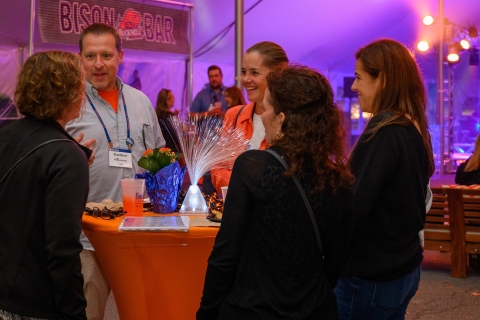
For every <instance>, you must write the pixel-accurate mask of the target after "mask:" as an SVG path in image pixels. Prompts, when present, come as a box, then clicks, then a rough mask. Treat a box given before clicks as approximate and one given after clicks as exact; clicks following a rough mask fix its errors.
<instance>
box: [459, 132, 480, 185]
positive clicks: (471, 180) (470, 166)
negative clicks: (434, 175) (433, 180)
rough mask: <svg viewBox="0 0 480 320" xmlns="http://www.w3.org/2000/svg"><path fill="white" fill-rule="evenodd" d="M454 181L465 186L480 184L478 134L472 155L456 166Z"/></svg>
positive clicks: (479, 137) (479, 138)
mask: <svg viewBox="0 0 480 320" xmlns="http://www.w3.org/2000/svg"><path fill="white" fill-rule="evenodd" d="M455 183H456V184H463V185H467V186H469V185H472V184H480V134H479V135H478V136H477V139H476V140H475V151H474V152H473V154H472V156H471V157H470V158H468V159H467V161H465V162H464V163H462V164H461V165H460V166H459V167H458V169H457V173H456V174H455Z"/></svg>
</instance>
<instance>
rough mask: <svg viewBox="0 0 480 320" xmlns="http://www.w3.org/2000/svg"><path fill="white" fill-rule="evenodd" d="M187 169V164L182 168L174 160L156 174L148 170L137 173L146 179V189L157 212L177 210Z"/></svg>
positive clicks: (136, 175)
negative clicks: (179, 194)
mask: <svg viewBox="0 0 480 320" xmlns="http://www.w3.org/2000/svg"><path fill="white" fill-rule="evenodd" d="M186 169H187V167H186V166H184V167H183V168H180V165H179V164H178V162H174V163H171V164H169V165H168V166H166V167H165V168H163V169H160V170H159V171H158V172H157V173H155V174H154V175H153V174H151V173H150V171H148V170H147V171H146V172H143V173H137V174H135V178H140V179H145V189H146V190H147V194H148V196H149V197H150V203H151V204H152V207H153V211H154V212H155V213H173V212H175V210H176V208H177V204H178V193H179V191H180V189H181V187H182V183H183V178H184V176H185V171H186Z"/></svg>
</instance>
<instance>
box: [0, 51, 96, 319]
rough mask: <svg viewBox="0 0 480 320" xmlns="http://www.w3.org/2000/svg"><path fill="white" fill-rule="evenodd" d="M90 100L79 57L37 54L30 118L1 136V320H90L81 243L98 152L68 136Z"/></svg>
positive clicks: (21, 96) (26, 96) (28, 79)
mask: <svg viewBox="0 0 480 320" xmlns="http://www.w3.org/2000/svg"><path fill="white" fill-rule="evenodd" d="M84 97H85V82H84V73H83V68H82V66H81V63H80V60H79V58H78V56H77V55H74V54H72V53H69V52H62V51H48V52H41V53H36V54H34V55H32V56H31V57H30V58H28V60H27V61H26V62H25V65H24V66H23V68H22V70H21V72H20V75H19V78H18V83H17V88H16V91H15V101H16V105H17V107H18V109H19V111H20V112H21V113H22V114H23V115H24V116H25V118H23V119H20V120H17V121H15V122H13V123H11V124H9V125H7V126H5V127H4V128H2V129H1V130H0V204H1V205H0V217H1V219H2V223H0V266H1V267H0V268H1V271H0V318H1V319H4V317H5V318H6V319H17V318H21V319H30V318H41V319H79V320H83V319H86V315H85V307H86V305H87V303H86V301H85V298H84V295H83V276H82V274H81V272H80V271H81V264H80V257H79V254H80V252H81V251H82V245H81V244H80V241H79V238H80V232H81V230H82V214H83V212H84V210H85V203H86V201H87V195H88V164H87V161H88V159H89V158H90V156H91V151H90V150H89V149H88V148H86V147H83V146H81V145H79V144H78V143H77V142H76V141H75V139H73V138H72V137H71V136H70V135H68V134H67V132H66V131H65V125H66V124H67V122H69V121H71V120H73V119H75V118H77V117H78V116H79V115H80V113H81V110H82V105H83V100H84ZM37 147H38V148H37ZM32 151H33V152H32ZM24 157H25V158H24ZM22 159H23V160H22ZM18 161H20V162H18ZM17 163H18V165H16V164H17ZM12 168H13V169H12Z"/></svg>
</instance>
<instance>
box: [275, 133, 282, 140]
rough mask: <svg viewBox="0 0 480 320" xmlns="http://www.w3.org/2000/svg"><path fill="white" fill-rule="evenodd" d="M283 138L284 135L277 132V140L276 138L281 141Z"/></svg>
mask: <svg viewBox="0 0 480 320" xmlns="http://www.w3.org/2000/svg"><path fill="white" fill-rule="evenodd" d="M282 137H283V133H282V132H280V131H277V133H276V134H275V138H276V139H280V138H282Z"/></svg>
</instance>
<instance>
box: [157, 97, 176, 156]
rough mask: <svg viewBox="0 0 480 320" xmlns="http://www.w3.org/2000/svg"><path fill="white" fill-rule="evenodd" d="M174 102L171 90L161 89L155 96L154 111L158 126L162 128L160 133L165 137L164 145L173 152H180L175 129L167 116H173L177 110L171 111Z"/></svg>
mask: <svg viewBox="0 0 480 320" xmlns="http://www.w3.org/2000/svg"><path fill="white" fill-rule="evenodd" d="M174 104H175V96H174V95H173V92H172V90H168V89H162V90H160V92H159V93H158V96H157V106H156V109H155V110H156V113H157V119H158V123H159V124H160V128H162V135H163V137H164V138H165V147H167V148H170V149H171V150H172V151H173V152H180V149H179V145H180V144H179V142H178V138H177V135H176V134H175V130H174V129H173V127H172V124H171V123H170V121H168V117H170V116H175V115H177V114H178V111H176V112H172V111H171V109H172V108H173V105H174Z"/></svg>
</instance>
